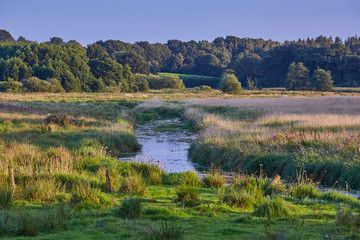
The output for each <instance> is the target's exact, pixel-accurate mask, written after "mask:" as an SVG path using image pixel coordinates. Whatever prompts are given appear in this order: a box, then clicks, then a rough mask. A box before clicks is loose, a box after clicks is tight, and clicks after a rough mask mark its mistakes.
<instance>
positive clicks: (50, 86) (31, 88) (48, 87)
mask: <svg viewBox="0 0 360 240" xmlns="http://www.w3.org/2000/svg"><path fill="white" fill-rule="evenodd" d="M22 83H23V91H24V92H63V91H64V89H63V88H62V87H61V84H60V82H59V81H58V80H56V79H50V80H48V81H45V80H41V79H39V78H37V77H31V78H27V79H24V80H23V81H22Z"/></svg>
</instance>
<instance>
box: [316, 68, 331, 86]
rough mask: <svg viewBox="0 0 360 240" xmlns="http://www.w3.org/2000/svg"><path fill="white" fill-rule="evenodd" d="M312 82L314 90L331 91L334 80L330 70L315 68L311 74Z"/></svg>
mask: <svg viewBox="0 0 360 240" xmlns="http://www.w3.org/2000/svg"><path fill="white" fill-rule="evenodd" d="M312 79H313V82H314V84H315V87H316V90H318V91H331V90H332V88H333V83H334V81H333V80H332V78H331V72H330V71H325V70H324V69H321V68H319V69H316V70H315V71H314V74H313V75H312Z"/></svg>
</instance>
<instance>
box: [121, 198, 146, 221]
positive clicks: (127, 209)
mask: <svg viewBox="0 0 360 240" xmlns="http://www.w3.org/2000/svg"><path fill="white" fill-rule="evenodd" d="M143 211H144V209H143V204H142V200H141V199H140V198H129V199H125V200H124V201H123V202H122V204H121V206H120V207H118V208H117V209H115V210H114V214H115V216H118V217H121V218H125V219H139V218H142V217H143V213H144V212H143Z"/></svg>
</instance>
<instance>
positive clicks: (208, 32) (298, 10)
mask: <svg viewBox="0 0 360 240" xmlns="http://www.w3.org/2000/svg"><path fill="white" fill-rule="evenodd" d="M0 29H6V30H8V31H9V32H10V33H11V34H12V35H13V37H14V38H18V37H19V35H22V36H24V37H25V38H27V39H30V40H34V41H38V42H43V41H48V40H49V39H50V37H54V36H57V37H61V38H63V39H64V40H65V41H68V40H71V39H74V40H77V41H78V42H80V43H81V44H83V45H87V44H89V43H93V42H95V41H97V40H108V39H116V40H122V41H126V42H136V41H142V40H144V41H149V42H151V43H153V42H162V43H164V42H166V41H167V40H168V39H180V40H183V41H188V40H196V41H199V40H209V41H212V40H214V38H216V37H218V36H223V37H226V36H227V35H234V36H238V37H251V38H260V37H261V38H264V39H273V40H277V41H281V42H283V41H284V40H297V39H298V38H306V37H316V36H319V35H325V36H340V37H342V38H343V39H346V38H347V37H348V36H354V35H355V34H357V35H360V0H246V1H243V0H128V1H123V0H99V1H95V0H0Z"/></svg>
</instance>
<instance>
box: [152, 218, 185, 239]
mask: <svg viewBox="0 0 360 240" xmlns="http://www.w3.org/2000/svg"><path fill="white" fill-rule="evenodd" d="M184 233H185V231H184V228H183V227H182V226H181V224H177V223H174V222H161V223H159V225H158V226H157V227H156V228H155V229H154V230H153V231H152V233H151V235H150V236H149V238H150V239H154V240H158V239H162V240H177V239H183V236H184Z"/></svg>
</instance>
